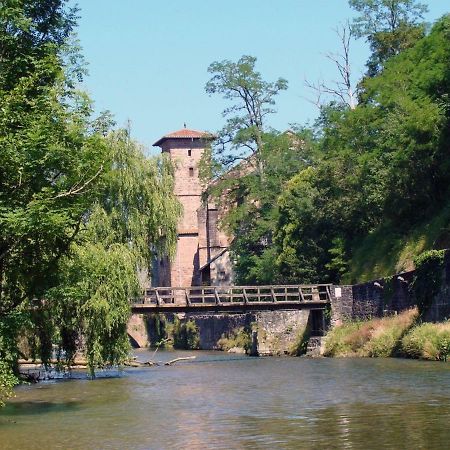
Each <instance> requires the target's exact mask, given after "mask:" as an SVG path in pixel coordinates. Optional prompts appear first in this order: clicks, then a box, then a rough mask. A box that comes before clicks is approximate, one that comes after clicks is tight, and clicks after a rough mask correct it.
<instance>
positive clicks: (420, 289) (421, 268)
mask: <svg viewBox="0 0 450 450" xmlns="http://www.w3.org/2000/svg"><path fill="white" fill-rule="evenodd" d="M444 255H445V252H444V250H429V251H427V252H423V253H421V254H420V255H419V256H417V257H416V258H414V266H415V268H416V269H415V272H414V279H413V282H412V283H411V290H412V292H413V294H414V297H415V299H416V303H417V306H418V308H419V312H420V314H421V315H423V314H425V313H426V312H427V311H428V310H429V308H430V307H431V304H432V302H433V299H434V298H435V297H436V295H438V294H439V291H440V289H441V284H442V270H443V267H444Z"/></svg>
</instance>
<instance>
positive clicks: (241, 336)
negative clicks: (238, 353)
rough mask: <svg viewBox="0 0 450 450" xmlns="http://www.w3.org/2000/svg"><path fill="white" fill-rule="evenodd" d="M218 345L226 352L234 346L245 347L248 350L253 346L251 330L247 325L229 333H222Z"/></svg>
mask: <svg viewBox="0 0 450 450" xmlns="http://www.w3.org/2000/svg"><path fill="white" fill-rule="evenodd" d="M217 346H218V347H219V349H220V350H223V351H225V352H226V351H228V350H230V349H231V348H233V347H238V348H243V349H244V350H245V351H246V352H248V351H250V349H251V346H252V336H251V332H250V331H249V330H248V329H246V328H245V327H240V328H236V329H234V330H233V331H232V332H231V333H230V334H228V335H227V334H222V337H221V338H220V339H219V340H218V341H217Z"/></svg>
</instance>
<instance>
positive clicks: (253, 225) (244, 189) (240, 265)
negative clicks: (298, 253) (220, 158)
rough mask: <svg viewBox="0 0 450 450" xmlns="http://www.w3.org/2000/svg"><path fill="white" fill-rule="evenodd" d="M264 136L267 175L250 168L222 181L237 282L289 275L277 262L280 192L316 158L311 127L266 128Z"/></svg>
mask: <svg viewBox="0 0 450 450" xmlns="http://www.w3.org/2000/svg"><path fill="white" fill-rule="evenodd" d="M263 140H264V152H263V155H264V167H265V177H264V180H263V181H261V180H260V178H259V177H258V176H257V175H255V173H254V172H252V171H249V172H248V173H244V174H241V175H240V176H239V177H238V178H234V177H230V178H228V179H227V180H226V181H225V182H224V183H223V186H227V188H226V197H227V201H228V203H229V204H230V207H229V208H228V211H229V212H228V214H227V216H226V217H225V218H224V220H223V222H222V225H223V226H225V227H226V228H227V229H228V230H230V231H231V233H232V234H233V235H234V236H235V239H234V241H233V243H232V245H231V251H232V254H233V255H234V259H235V270H236V274H237V283H243V284H254V283H256V284H269V283H272V282H280V281H283V280H284V279H285V278H286V277H285V276H284V274H283V273H281V272H280V270H279V267H278V265H277V264H274V262H275V261H276V258H277V254H278V253H277V247H276V244H275V242H274V238H275V236H274V233H275V229H276V226H277V222H278V216H279V208H280V203H279V202H278V200H277V197H278V196H279V195H280V193H281V192H282V191H283V189H284V188H285V184H286V180H289V178H290V177H292V176H293V175H294V174H295V173H296V172H297V171H298V170H300V169H301V168H303V167H306V166H308V165H310V164H312V161H313V160H314V158H315V155H314V152H315V148H314V141H313V137H312V136H311V134H310V132H309V131H308V130H298V131H297V132H294V131H291V132H288V133H283V134H279V133H270V134H269V133H266V134H264V135H263Z"/></svg>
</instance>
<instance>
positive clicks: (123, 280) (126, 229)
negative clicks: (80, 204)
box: [40, 130, 181, 374]
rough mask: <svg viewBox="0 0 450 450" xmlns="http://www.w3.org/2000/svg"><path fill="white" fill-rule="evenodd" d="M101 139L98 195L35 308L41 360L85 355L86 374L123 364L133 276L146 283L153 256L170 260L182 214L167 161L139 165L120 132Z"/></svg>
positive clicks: (135, 283) (141, 160)
mask: <svg viewBox="0 0 450 450" xmlns="http://www.w3.org/2000/svg"><path fill="white" fill-rule="evenodd" d="M106 140H107V146H108V148H109V149H110V151H111V159H110V160H109V161H108V167H107V168H106V170H105V173H104V176H102V180H101V185H100V190H99V195H98V197H97V199H96V201H95V203H93V205H92V206H91V208H90V209H89V210H88V211H87V214H88V218H87V220H86V221H85V224H84V226H83V228H82V230H81V231H80V233H79V234H78V236H77V238H76V239H75V241H74V242H73V243H72V245H71V248H70V253H69V254H68V255H66V256H64V257H63V258H62V259H61V261H60V264H59V271H58V282H57V284H56V285H55V287H53V288H51V289H49V290H48V291H47V292H46V296H45V297H46V299H47V300H49V304H46V303H45V302H42V303H41V305H40V306H41V308H42V309H43V310H47V311H49V312H50V316H51V319H53V324H52V326H51V327H49V328H48V330H49V333H50V334H51V336H49V338H47V339H44V340H41V342H40V345H41V352H40V353H41V354H48V352H49V350H50V349H45V348H44V346H45V345H46V344H47V345H48V343H49V342H51V343H53V344H57V345H58V348H59V351H58V357H59V358H60V360H61V362H63V363H64V364H70V363H71V362H72V360H73V358H74V356H75V353H76V352H77V351H80V350H83V352H84V354H85V355H86V357H87V362H88V366H89V369H90V372H91V374H94V369H95V368H96V367H104V366H106V365H115V364H121V363H123V362H124V360H125V359H126V358H127V357H128V350H129V343H128V337H127V334H126V327H127V322H128V319H129V316H130V307H129V302H130V299H131V298H135V297H137V296H139V295H140V293H141V292H142V289H143V288H144V287H145V286H142V285H141V284H140V283H139V277H138V271H144V272H145V274H146V275H147V276H148V274H149V271H150V269H151V264H152V259H153V256H154V252H155V251H158V252H161V253H165V254H169V255H172V254H173V251H174V249H175V242H176V236H177V234H176V220H177V218H178V217H179V215H180V212H181V210H180V205H179V203H178V201H177V200H176V198H175V196H174V195H173V176H172V175H173V167H172V165H171V162H170V160H169V159H168V158H165V157H161V158H152V159H147V158H145V157H144V155H143V152H142V149H141V148H140V146H139V145H138V144H137V143H135V142H133V141H132V140H130V138H129V136H128V133H127V132H126V131H124V130H120V131H116V132H113V133H110V134H109V135H108V137H107V139H106Z"/></svg>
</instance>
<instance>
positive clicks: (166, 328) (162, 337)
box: [146, 313, 172, 348]
mask: <svg viewBox="0 0 450 450" xmlns="http://www.w3.org/2000/svg"><path fill="white" fill-rule="evenodd" d="M146 325H147V333H148V335H149V336H150V345H151V346H152V347H163V348H164V347H165V346H166V345H167V344H168V342H169V339H170V332H171V328H172V327H171V325H170V324H169V323H168V321H167V318H166V315H165V314H160V313H156V314H149V315H148V316H147V318H146Z"/></svg>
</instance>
